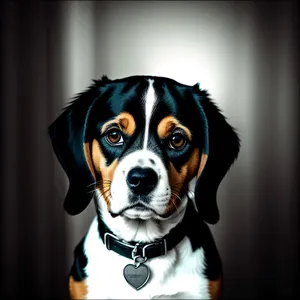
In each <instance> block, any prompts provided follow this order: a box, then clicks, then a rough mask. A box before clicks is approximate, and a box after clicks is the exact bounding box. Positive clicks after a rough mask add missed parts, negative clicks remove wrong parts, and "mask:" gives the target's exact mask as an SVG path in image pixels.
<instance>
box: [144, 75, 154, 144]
mask: <svg viewBox="0 0 300 300" xmlns="http://www.w3.org/2000/svg"><path fill="white" fill-rule="evenodd" d="M148 81H149V88H148V91H147V94H146V96H145V118H146V123H145V135H144V145H143V149H147V144H148V139H149V127H150V126H149V125H150V119H151V116H152V113H153V110H154V106H155V102H156V97H155V90H154V88H153V82H154V80H153V79H149V80H148Z"/></svg>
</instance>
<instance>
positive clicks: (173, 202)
mask: <svg viewBox="0 0 300 300" xmlns="http://www.w3.org/2000/svg"><path fill="white" fill-rule="evenodd" d="M171 202H172V204H173V205H174V207H175V209H176V212H177V214H178V216H180V214H179V211H178V208H177V206H176V204H175V201H174V200H173V199H172V198H171Z"/></svg>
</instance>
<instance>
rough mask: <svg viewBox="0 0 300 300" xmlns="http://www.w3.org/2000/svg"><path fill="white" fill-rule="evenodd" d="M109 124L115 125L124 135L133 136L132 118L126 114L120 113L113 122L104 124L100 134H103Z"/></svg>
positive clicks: (133, 122)
mask: <svg viewBox="0 0 300 300" xmlns="http://www.w3.org/2000/svg"><path fill="white" fill-rule="evenodd" d="M111 124H116V125H117V126H118V127H119V128H120V129H121V130H122V131H123V132H124V133H126V134H128V135H133V133H134V131H135V128H136V125H135V121H134V118H133V116H132V115H131V114H130V113H128V112H122V113H120V114H119V115H118V116H116V117H115V118H114V119H113V120H109V121H108V122H106V123H104V125H103V126H102V129H101V133H104V132H105V130H106V129H107V127H108V126H109V125H111Z"/></svg>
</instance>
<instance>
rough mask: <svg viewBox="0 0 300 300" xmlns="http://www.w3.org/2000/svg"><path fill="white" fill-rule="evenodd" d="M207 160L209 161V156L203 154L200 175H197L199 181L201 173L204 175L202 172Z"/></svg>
mask: <svg viewBox="0 0 300 300" xmlns="http://www.w3.org/2000/svg"><path fill="white" fill-rule="evenodd" d="M207 159H208V155H207V154H204V153H202V155H201V161H200V165H199V169H198V173H197V179H198V178H199V176H200V175H201V173H202V171H203V169H204V167H205V165H206V162H207Z"/></svg>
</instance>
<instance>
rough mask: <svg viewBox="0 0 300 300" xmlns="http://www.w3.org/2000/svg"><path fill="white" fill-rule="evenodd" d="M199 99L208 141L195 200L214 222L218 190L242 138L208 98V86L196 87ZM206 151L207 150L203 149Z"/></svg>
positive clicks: (203, 213) (206, 218)
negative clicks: (203, 87) (206, 87)
mask: <svg viewBox="0 0 300 300" xmlns="http://www.w3.org/2000/svg"><path fill="white" fill-rule="evenodd" d="M197 89H198V91H197V95H198V97H197V98H198V99H197V101H198V103H199V104H200V107H199V108H200V110H202V115H203V118H204V124H205V126H204V127H206V128H205V130H204V131H206V135H207V136H206V137H205V140H206V141H207V143H208V147H207V148H208V149H207V150H206V151H207V154H208V156H207V155H206V154H202V159H201V160H202V161H201V163H200V167H199V169H201V170H199V171H198V176H197V182H196V186H195V202H196V205H197V207H198V211H199V213H200V214H201V216H202V217H203V219H204V221H206V222H207V223H210V224H215V223H217V222H218V220H219V210H218V206H217V190H218V187H219V185H220V183H221V181H222V179H223V178H224V176H225V174H226V173H227V171H228V170H229V168H230V166H231V165H232V164H233V162H234V161H235V159H236V158H237V156H238V153H239V149H240V139H239V137H238V135H237V134H236V132H235V131H234V129H233V128H232V127H231V126H230V125H229V124H228V123H227V122H226V118H225V117H224V116H223V115H222V113H221V112H220V110H219V109H218V108H217V106H216V105H215V104H214V103H213V102H212V101H211V100H210V99H209V97H208V93H207V92H206V91H205V90H199V88H198V87H197ZM204 153H205V152H204Z"/></svg>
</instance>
